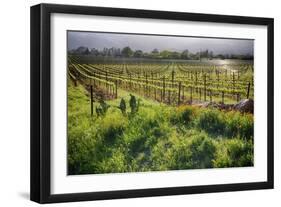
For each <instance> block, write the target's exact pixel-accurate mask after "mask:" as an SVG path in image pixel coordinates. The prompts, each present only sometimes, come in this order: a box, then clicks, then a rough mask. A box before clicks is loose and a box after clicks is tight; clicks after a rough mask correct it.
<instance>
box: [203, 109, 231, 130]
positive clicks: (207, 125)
mask: <svg viewBox="0 0 281 207" xmlns="http://www.w3.org/2000/svg"><path fill="white" fill-rule="evenodd" d="M198 127H199V128H200V129H203V130H205V131H206V132H208V133H211V134H222V133H223V132H224V129H225V127H226V123H225V121H224V117H223V114H222V113H221V112H219V111H218V110H216V109H206V110H204V111H203V112H202V113H201V114H200V115H199V118H198Z"/></svg>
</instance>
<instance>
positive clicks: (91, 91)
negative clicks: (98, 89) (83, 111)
mask: <svg viewBox="0 0 281 207" xmlns="http://www.w3.org/2000/svg"><path fill="white" fill-rule="evenodd" d="M90 93H91V94H90V97H91V116H93V113H94V109H93V108H94V106H93V105H94V104H93V102H94V100H93V86H92V85H91V87H90Z"/></svg>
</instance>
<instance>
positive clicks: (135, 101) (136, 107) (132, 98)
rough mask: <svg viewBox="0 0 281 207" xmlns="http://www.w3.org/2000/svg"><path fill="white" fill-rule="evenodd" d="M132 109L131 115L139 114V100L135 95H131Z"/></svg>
mask: <svg viewBox="0 0 281 207" xmlns="http://www.w3.org/2000/svg"><path fill="white" fill-rule="evenodd" d="M130 96H131V98H130V101H129V103H130V108H131V113H132V114H135V113H136V112H137V109H138V106H137V99H136V97H135V96H134V95H132V94H130Z"/></svg>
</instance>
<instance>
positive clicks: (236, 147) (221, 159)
mask: <svg viewBox="0 0 281 207" xmlns="http://www.w3.org/2000/svg"><path fill="white" fill-rule="evenodd" d="M219 149H220V150H219V151H218V153H217V155H216V159H215V160H214V166H215V167H245V166H253V162H254V146H253V142H252V141H251V140H250V141H245V140H241V139H238V138H235V139H230V140H226V141H224V142H223V143H221V144H219Z"/></svg>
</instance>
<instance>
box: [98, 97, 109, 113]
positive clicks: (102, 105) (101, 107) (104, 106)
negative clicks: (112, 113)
mask: <svg viewBox="0 0 281 207" xmlns="http://www.w3.org/2000/svg"><path fill="white" fill-rule="evenodd" d="M109 107H110V106H109V105H108V104H107V103H105V101H104V100H100V105H99V106H96V113H97V116H104V115H105V114H106V112H107V110H108V108H109Z"/></svg>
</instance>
